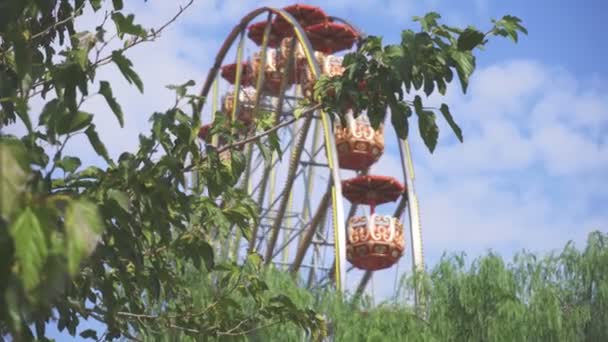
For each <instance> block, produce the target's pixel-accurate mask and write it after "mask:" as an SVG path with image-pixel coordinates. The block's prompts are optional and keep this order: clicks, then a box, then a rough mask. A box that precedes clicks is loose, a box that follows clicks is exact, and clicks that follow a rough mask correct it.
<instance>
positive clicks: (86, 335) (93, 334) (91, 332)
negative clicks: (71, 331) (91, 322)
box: [80, 329, 98, 341]
mask: <svg viewBox="0 0 608 342" xmlns="http://www.w3.org/2000/svg"><path fill="white" fill-rule="evenodd" d="M80 337H82V338H90V339H93V340H96V341H97V340H98V338H97V332H96V331H95V330H93V329H87V330H85V331H83V332H81V333H80Z"/></svg>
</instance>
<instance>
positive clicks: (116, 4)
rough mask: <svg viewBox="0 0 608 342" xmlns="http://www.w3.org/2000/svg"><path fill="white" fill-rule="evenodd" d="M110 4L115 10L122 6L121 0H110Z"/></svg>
mask: <svg viewBox="0 0 608 342" xmlns="http://www.w3.org/2000/svg"><path fill="white" fill-rule="evenodd" d="M112 5H114V10H115V11H120V10H121V9H122V7H123V4H122V0H112Z"/></svg>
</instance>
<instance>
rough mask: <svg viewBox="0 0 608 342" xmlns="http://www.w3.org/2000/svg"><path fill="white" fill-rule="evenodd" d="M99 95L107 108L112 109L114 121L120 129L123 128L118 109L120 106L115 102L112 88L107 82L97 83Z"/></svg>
mask: <svg viewBox="0 0 608 342" xmlns="http://www.w3.org/2000/svg"><path fill="white" fill-rule="evenodd" d="M99 93H100V94H101V95H102V96H103V97H104V98H105V99H106V102H107V103H108V106H110V109H112V113H114V115H115V116H116V119H118V123H119V124H120V127H123V126H124V124H125V123H124V116H123V113H122V109H121V108H120V104H119V103H118V102H116V98H114V96H113V95H112V87H111V86H110V83H109V82H108V81H101V82H99Z"/></svg>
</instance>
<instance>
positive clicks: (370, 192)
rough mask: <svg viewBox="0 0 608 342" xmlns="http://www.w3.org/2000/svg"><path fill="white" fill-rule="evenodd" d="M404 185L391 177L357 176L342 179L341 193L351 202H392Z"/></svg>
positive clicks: (403, 189) (376, 203)
mask: <svg viewBox="0 0 608 342" xmlns="http://www.w3.org/2000/svg"><path fill="white" fill-rule="evenodd" d="M404 191H405V186H403V184H401V183H400V182H399V181H398V180H396V179H395V178H393V177H388V176H373V175H366V176H359V177H355V178H351V179H347V180H343V181H342V194H343V195H344V197H346V198H347V199H348V200H349V201H350V202H351V203H353V204H366V205H372V206H375V205H378V204H382V203H387V202H393V201H395V200H397V198H399V196H400V195H401V194H403V192H404Z"/></svg>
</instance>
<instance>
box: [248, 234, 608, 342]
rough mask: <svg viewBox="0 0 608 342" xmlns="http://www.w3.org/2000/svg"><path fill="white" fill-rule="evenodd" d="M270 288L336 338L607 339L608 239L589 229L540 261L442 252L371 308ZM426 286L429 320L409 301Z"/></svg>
mask: <svg viewBox="0 0 608 342" xmlns="http://www.w3.org/2000/svg"><path fill="white" fill-rule="evenodd" d="M267 277H268V278H267V283H269V284H270V286H271V288H273V289H274V290H275V291H292V292H295V293H293V294H292V298H294V299H296V300H297V302H298V303H299V304H301V305H311V306H312V307H313V308H314V309H315V310H316V311H318V312H319V313H321V314H323V315H324V316H325V317H328V319H329V322H328V326H329V327H328V328H329V331H330V333H331V334H332V335H333V338H334V340H335V341H564V342H566V341H605V340H606V339H607V338H608V234H606V233H601V232H592V233H590V234H589V236H588V240H587V246H586V247H585V248H584V249H583V250H578V249H576V248H575V247H574V245H573V244H572V243H568V244H567V245H566V246H565V248H564V249H563V250H562V251H561V252H554V253H550V254H548V255H545V256H540V255H535V254H532V253H528V252H521V253H519V254H517V255H516V256H515V257H514V258H513V260H512V261H511V262H507V261H505V260H504V259H503V258H502V257H500V256H499V255H497V254H495V253H489V254H488V255H486V256H482V257H479V258H477V259H475V260H473V261H472V262H467V260H466V257H465V256H464V254H460V255H444V256H443V257H442V259H441V260H440V261H439V262H438V263H437V265H435V266H434V267H433V269H432V270H429V271H428V272H425V273H422V274H419V275H416V276H415V277H413V276H409V277H406V278H404V279H403V280H402V282H401V286H400V289H399V291H398V293H397V294H396V297H395V298H390V299H388V300H386V301H385V302H383V303H379V304H377V305H375V306H373V305H372V303H371V301H370V299H369V298H363V299H362V300H360V301H355V302H353V301H351V300H344V299H343V298H341V297H339V296H336V294H335V293H332V292H312V293H311V292H307V291H305V290H301V289H295V288H294V285H293V283H292V282H291V279H289V278H288V277H287V276H285V275H282V274H281V273H278V272H275V273H272V274H269V275H268V276H267ZM414 280H416V281H418V282H421V283H423V284H424V285H423V286H424V291H425V293H426V295H427V296H428V298H427V315H426V318H424V319H423V318H421V317H420V315H418V314H417V313H416V312H415V310H414V308H413V306H412V304H411V302H412V296H413V293H414V289H415V287H414ZM301 336H302V334H301V331H299V330H297V329H295V328H294V327H291V326H289V325H282V326H272V327H269V328H266V329H263V330H261V331H259V332H257V333H256V334H255V336H250V338H251V340H253V341H275V340H282V341H287V340H290V341H291V340H294V341H295V340H298V338H299V337H301Z"/></svg>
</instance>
